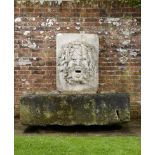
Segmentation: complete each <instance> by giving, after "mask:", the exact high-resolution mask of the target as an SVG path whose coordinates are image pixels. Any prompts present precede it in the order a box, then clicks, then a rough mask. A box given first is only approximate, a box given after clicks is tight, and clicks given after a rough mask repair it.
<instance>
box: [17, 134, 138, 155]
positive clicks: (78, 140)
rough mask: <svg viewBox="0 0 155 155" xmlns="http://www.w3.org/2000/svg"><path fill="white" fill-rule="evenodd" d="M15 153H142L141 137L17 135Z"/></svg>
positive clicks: (71, 154)
mask: <svg viewBox="0 0 155 155" xmlns="http://www.w3.org/2000/svg"><path fill="white" fill-rule="evenodd" d="M15 155H140V137H135V136H111V137H103V136H73V135H72V136H56V135H54V136H53V135H52V136H50V135H49V136H35V135H34V136H15Z"/></svg>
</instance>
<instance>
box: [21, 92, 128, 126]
mask: <svg viewBox="0 0 155 155" xmlns="http://www.w3.org/2000/svg"><path fill="white" fill-rule="evenodd" d="M20 119H21V123H22V124H25V125H43V126H44V125H65V126H70V125H107V124H115V123H123V122H128V121H130V106H129V97H128V95H127V94H124V93H112V94H85V95H76V94H72V95H65V94H36V95H31V94H29V95H25V96H22V97H21V104H20Z"/></svg>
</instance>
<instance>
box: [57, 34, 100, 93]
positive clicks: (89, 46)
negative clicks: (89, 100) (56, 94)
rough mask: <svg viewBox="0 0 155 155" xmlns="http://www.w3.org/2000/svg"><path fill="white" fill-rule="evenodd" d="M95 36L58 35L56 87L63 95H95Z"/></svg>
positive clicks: (96, 39) (96, 57) (96, 80)
mask: <svg viewBox="0 0 155 155" xmlns="http://www.w3.org/2000/svg"><path fill="white" fill-rule="evenodd" d="M98 59H99V38H98V35H97V34H83V33H82V34H78V33H59V34H57V37H56V85H57V90H59V91H61V92H63V93H64V92H65V93H67V92H68V93H96V91H97V88H98V79H99V78H98Z"/></svg>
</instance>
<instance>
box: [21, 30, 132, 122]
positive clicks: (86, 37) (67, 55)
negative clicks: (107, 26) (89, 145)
mask: <svg viewBox="0 0 155 155" xmlns="http://www.w3.org/2000/svg"><path fill="white" fill-rule="evenodd" d="M56 44H57V49H56V61H57V64H56V84H57V90H56V91H54V92H49V93H42V94H27V95H24V96H22V97H21V105H20V118H21V122H22V123H23V124H26V125H54V124H56V125H79V124H81V125H106V124H114V123H122V122H128V121H129V120H130V107H129V97H128V95H127V94H125V93H106V94H99V93H97V89H98V81H99V75H98V59H99V39H98V36H97V35H95V34H74V33H73V34H72V33H71V34H69V33H64V34H63V33H62V34H58V35H57V39H56Z"/></svg>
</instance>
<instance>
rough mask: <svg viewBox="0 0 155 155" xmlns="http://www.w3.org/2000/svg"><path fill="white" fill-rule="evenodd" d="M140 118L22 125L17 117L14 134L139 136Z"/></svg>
mask: <svg viewBox="0 0 155 155" xmlns="http://www.w3.org/2000/svg"><path fill="white" fill-rule="evenodd" d="M140 130H141V129H140V120H132V121H131V122H129V123H124V124H121V125H117V124H115V125H109V126H104V125H102V126H101V125H91V126H83V125H75V126H60V125H50V126H24V125H22V124H21V123H20V120H19V119H15V135H16V134H79V135H89V134H95V135H98V134H99V135H134V136H140V134H141V133H140Z"/></svg>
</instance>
